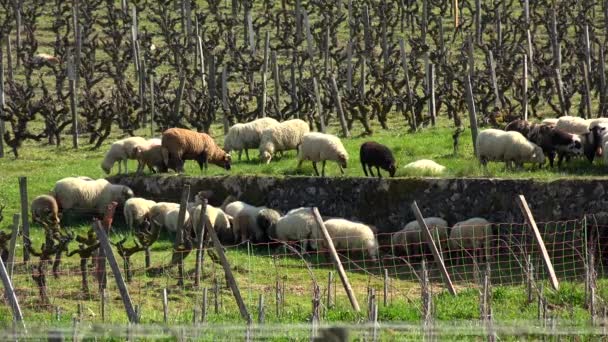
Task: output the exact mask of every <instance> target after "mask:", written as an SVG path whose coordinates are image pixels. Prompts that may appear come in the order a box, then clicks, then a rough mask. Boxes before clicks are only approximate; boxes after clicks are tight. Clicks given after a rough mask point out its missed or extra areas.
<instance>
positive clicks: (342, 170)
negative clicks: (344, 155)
mask: <svg viewBox="0 0 608 342" xmlns="http://www.w3.org/2000/svg"><path fill="white" fill-rule="evenodd" d="M338 167H339V168H340V172H341V173H342V174H344V169H343V168H342V165H340V164H338Z"/></svg>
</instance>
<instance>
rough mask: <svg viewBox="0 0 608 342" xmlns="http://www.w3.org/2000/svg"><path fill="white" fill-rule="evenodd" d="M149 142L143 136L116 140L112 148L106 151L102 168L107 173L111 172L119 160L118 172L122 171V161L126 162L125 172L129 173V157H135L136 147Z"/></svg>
mask: <svg viewBox="0 0 608 342" xmlns="http://www.w3.org/2000/svg"><path fill="white" fill-rule="evenodd" d="M147 144H148V142H147V141H146V139H145V138H142V137H130V138H125V139H121V140H118V141H115V142H114V143H113V144H112V145H111V146H110V150H108V152H106V155H105V157H104V158H103V161H102V162H101V169H102V170H103V171H104V172H105V173H106V174H110V171H111V170H112V167H113V166H114V163H116V162H118V173H122V165H121V162H123V163H124V166H125V173H127V159H133V158H134V155H133V152H134V149H135V147H137V146H140V145H142V146H143V145H147Z"/></svg>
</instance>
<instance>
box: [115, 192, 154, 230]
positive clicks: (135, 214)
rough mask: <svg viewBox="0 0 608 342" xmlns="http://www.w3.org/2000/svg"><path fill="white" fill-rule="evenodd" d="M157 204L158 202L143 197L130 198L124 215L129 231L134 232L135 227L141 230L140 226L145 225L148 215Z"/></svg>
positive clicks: (126, 203)
mask: <svg viewBox="0 0 608 342" xmlns="http://www.w3.org/2000/svg"><path fill="white" fill-rule="evenodd" d="M155 204H156V202H154V201H151V200H147V199H145V198H141V197H133V198H129V199H128V200H127V201H126V202H125V206H124V209H123V213H124V216H125V222H126V223H127V228H128V229H129V231H132V230H133V228H134V227H135V228H137V229H139V226H140V224H141V223H143V221H144V219H145V217H146V216H147V215H148V212H149V211H150V208H152V207H153V206H154V205H155Z"/></svg>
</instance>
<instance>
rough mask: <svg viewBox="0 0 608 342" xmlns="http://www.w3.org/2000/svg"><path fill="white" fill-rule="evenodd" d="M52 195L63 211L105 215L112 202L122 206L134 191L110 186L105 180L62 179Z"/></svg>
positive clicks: (114, 185)
mask: <svg viewBox="0 0 608 342" xmlns="http://www.w3.org/2000/svg"><path fill="white" fill-rule="evenodd" d="M51 193H52V195H53V196H54V197H55V199H57V204H58V205H59V208H61V210H64V211H65V210H68V209H75V210H84V211H94V212H95V213H97V214H103V213H105V210H106V206H107V205H108V204H110V203H111V202H117V203H118V204H119V205H120V204H122V203H124V202H125V201H126V200H128V199H129V198H131V197H133V191H132V190H131V189H129V187H127V186H124V185H118V184H110V182H108V181H107V180H105V179H97V180H86V179H82V178H77V177H67V178H63V179H60V180H59V181H57V182H56V183H55V186H54V187H53V190H52V191H51Z"/></svg>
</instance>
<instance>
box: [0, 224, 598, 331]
mask: <svg viewBox="0 0 608 342" xmlns="http://www.w3.org/2000/svg"><path fill="white" fill-rule="evenodd" d="M587 221H588V220H587V219H586V218H583V219H579V220H569V221H559V222H544V223H538V227H539V229H540V232H541V236H542V239H543V241H544V244H545V246H546V249H547V252H548V255H549V257H550V260H551V262H552V264H553V267H554V269H555V272H556V275H557V277H558V279H559V280H560V281H583V280H585V279H586V277H587V276H588V274H587V273H588V266H589V255H590V254H592V253H593V254H595V253H596V252H599V253H601V252H602V250H601V248H599V247H600V246H602V245H606V244H605V243H604V242H605V241H604V242H602V241H603V238H600V234H599V233H600V231H601V230H602V229H603V228H604V227H601V226H598V225H596V224H593V225H590V224H588V222H587ZM451 230H452V229H451V228H450V229H448V230H447V231H448V234H447V235H441V236H439V234H437V231H435V233H436V234H435V237H436V238H437V239H436V245H437V246H438V248H439V249H440V251H441V255H442V257H443V261H444V263H445V265H446V268H447V270H448V273H449V274H450V277H451V279H452V281H453V282H454V283H455V284H456V285H457V286H458V288H459V289H466V288H478V287H479V286H480V284H481V281H480V274H481V272H480V270H485V268H486V267H489V269H490V278H491V282H492V284H493V285H495V286H500V285H518V284H524V283H525V282H526V281H528V280H529V279H530V277H533V279H536V280H537V281H538V280H543V279H546V277H547V272H546V270H545V267H544V264H543V261H542V258H541V255H540V253H539V250H538V245H537V242H536V241H535V239H534V238H533V235H532V233H531V231H530V229H529V228H528V227H527V226H526V225H525V224H514V223H502V224H493V225H492V226H491V229H490V230H489V231H487V232H488V234H486V236H483V237H481V238H480V237H476V239H474V240H476V241H477V242H479V243H478V244H474V247H475V248H470V246H471V240H472V239H471V238H464V237H461V238H457V239H451V238H450V237H449V236H450V235H449V232H450V231H451ZM414 235H415V234H414ZM395 236H396V235H395V234H394V233H393V234H388V233H386V234H385V233H380V234H377V236H376V238H377V246H378V252H377V257H376V255H374V253H375V252H374V250H373V249H369V248H366V249H361V248H359V246H360V244H357V240H356V238H354V237H351V238H347V239H345V240H344V241H338V240H334V244H335V245H336V249H337V252H338V255H339V256H340V259H341V261H342V264H343V266H344V268H345V270H346V271H347V274H348V277H349V280H350V282H351V284H352V287H353V290H354V292H355V295H356V296H357V297H358V298H359V300H360V301H362V300H363V299H365V300H366V301H367V302H368V305H369V298H370V295H373V293H371V294H370V289H374V290H375V291H377V293H378V295H377V297H378V298H382V299H383V300H384V302H385V303H387V304H391V303H395V302H398V301H403V300H405V301H406V302H408V301H414V300H416V298H419V296H420V291H421V288H420V285H419V284H420V277H421V272H422V263H423V261H426V265H427V267H428V270H429V272H428V273H429V279H430V281H431V283H432V284H433V286H434V287H437V288H441V286H442V278H441V274H440V273H439V271H438V268H437V264H436V262H435V261H434V260H433V256H432V254H431V253H430V251H429V248H428V244H427V242H426V241H425V240H424V238H423V237H422V236H418V239H417V240H416V241H413V240H415V238H414V239H410V241H408V243H407V244H402V243H398V242H397V241H396V240H397V239H396V238H395ZM112 238H113V240H116V237H112ZM306 242H308V243H307V244H306V245H309V246H310V245H313V246H314V245H316V246H317V249H316V250H305V249H304V248H302V246H303V245H305V244H304V243H302V241H299V242H296V241H293V242H289V243H284V242H276V241H273V242H270V243H257V244H254V243H250V242H246V243H240V244H236V245H228V244H227V245H225V246H224V250H225V252H226V255H227V257H228V261H229V263H230V268H231V270H232V272H233V273H234V276H235V278H236V281H237V284H238V286H239V288H240V291H241V294H242V295H243V298H244V300H245V303H246V306H247V307H248V309H249V312H250V314H252V316H255V317H258V319H259V316H260V315H262V316H264V317H265V318H266V319H267V320H269V321H270V322H282V321H285V320H290V321H306V320H309V319H310V313H311V310H310V305H311V304H310V303H311V302H312V300H313V297H314V288H315V286H318V287H319V288H320V290H321V294H320V297H321V302H322V303H321V304H322V306H323V312H324V315H327V314H328V313H329V312H330V310H331V309H332V308H342V309H345V310H346V311H348V309H349V308H350V305H349V302H348V298H347V296H346V294H345V293H344V291H343V290H342V288H341V285H340V283H339V279H338V276H337V275H334V274H333V272H334V265H333V263H332V261H331V258H330V257H329V255H328V251H327V249H326V247H325V243H324V241H322V240H308V241H306ZM129 243H130V242H127V244H129ZM131 243H132V242H131ZM465 246H467V248H465ZM172 252H173V251H172V248H171V247H170V245H169V244H167V243H164V242H162V241H161V243H160V244H159V245H157V246H155V245H153V247H152V251H151V258H152V264H151V267H149V268H146V267H145V263H144V254H143V253H139V254H135V255H133V256H131V257H130V259H129V260H130V267H129V269H130V272H129V273H130V276H129V277H128V279H129V282H128V289H129V292H130V296H131V299H132V300H133V303H134V304H135V306H136V309H137V311H138V314H139V315H140V319H141V321H142V322H148V323H151V322H163V321H164V322H176V323H183V322H197V321H198V322H202V321H225V320H226V319H234V320H238V319H239V318H238V310H237V307H236V304H235V303H234V300H233V299H232V294H231V292H230V290H229V288H228V286H227V285H226V284H227V282H226V281H225V274H224V270H223V268H222V267H221V265H220V263H219V261H218V257H217V255H216V253H215V251H214V249H213V248H212V247H207V248H205V249H203V270H202V281H201V284H200V286H199V287H195V286H194V285H193V283H194V278H195V272H194V259H195V257H194V256H195V255H196V251H191V252H190V254H189V255H188V256H187V257H186V258H185V260H184V264H185V272H184V273H183V278H182V279H180V273H179V272H178V271H177V269H176V267H174V266H171V261H172ZM114 254H115V255H116V258H117V260H118V261H119V262H121V261H124V260H123V259H121V257H120V256H118V255H117V253H114ZM599 255H601V254H599ZM50 259H51V260H48V261H44V262H41V261H40V260H39V258H33V259H31V260H30V261H29V262H28V263H27V264H26V263H24V262H22V261H19V262H14V263H13V264H11V265H7V268H10V269H12V270H13V274H12V281H13V286H14V288H15V292H16V295H17V297H18V299H19V302H20V305H21V309H22V311H23V312H24V316H25V317H26V319H28V318H29V319H31V318H35V317H41V316H40V315H43V316H44V315H46V316H44V317H48V316H49V315H50V316H51V317H52V316H54V317H55V319H57V320H59V321H61V320H63V321H65V320H67V321H69V320H71V319H78V320H79V321H80V320H84V321H90V322H105V323H111V322H117V323H119V322H123V323H124V322H125V321H127V318H126V314H125V312H124V310H123V306H122V303H121V302H120V296H119V291H118V289H117V287H116V284H115V282H114V279H113V278H112V275H111V272H108V273H107V277H108V279H107V285H106V288H105V290H100V287H99V285H98V281H97V279H96V278H97V275H98V274H99V273H98V269H97V268H96V264H97V261H98V259H97V258H96V257H91V258H88V259H86V260H84V261H83V259H79V258H78V257H77V256H71V257H67V256H65V255H64V256H63V258H62V259H61V263H60V264H53V259H54V258H50ZM597 260H598V261H597V262H596V264H595V265H594V268H595V269H597V271H598V273H599V274H600V275H601V274H603V267H602V264H601V260H602V258H601V257H600V258H597ZM83 270H84V272H83ZM41 272H42V273H44V274H45V276H44V277H41ZM122 272H123V274H124V273H125V269H124V268H123V269H122ZM83 275H84V276H86V279H85V278H84V277H83ZM178 284H180V285H178ZM182 284H183V285H182ZM163 289H167V299H166V304H164V298H163ZM102 293H105V296H102ZM380 293H382V294H380ZM260 297H263V298H260ZM363 307H365V305H364V306H363ZM165 312H166V313H165ZM0 313H4V314H3V315H0V316H1V317H2V318H0V322H1V321H4V322H7V321H10V317H11V315H10V311H9V308H8V306H4V307H0Z"/></svg>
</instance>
